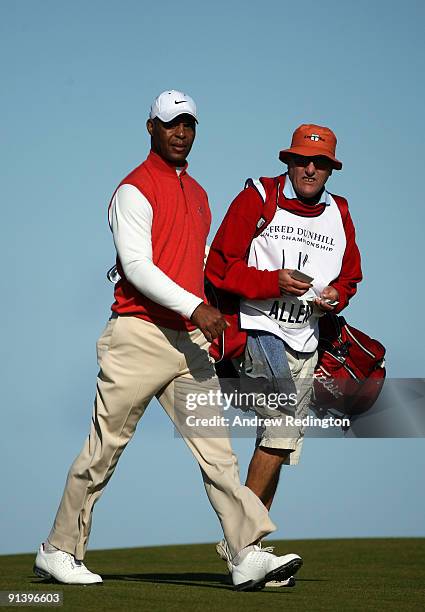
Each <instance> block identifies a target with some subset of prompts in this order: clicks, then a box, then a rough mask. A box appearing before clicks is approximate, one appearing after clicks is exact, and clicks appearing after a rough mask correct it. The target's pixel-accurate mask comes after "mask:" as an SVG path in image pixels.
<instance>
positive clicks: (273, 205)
mask: <svg viewBox="0 0 425 612" xmlns="http://www.w3.org/2000/svg"><path fill="white" fill-rule="evenodd" d="M279 179H280V177H274V178H273V179H264V177H261V178H259V179H252V178H248V179H246V181H245V186H244V189H248V187H252V188H253V189H255V191H256V192H257V193H258V195H259V196H260V198H261V199H262V201H263V205H264V206H263V210H262V212H261V216H260V218H259V219H258V221H257V225H256V230H255V232H254V235H253V237H252V239H254V238H257V236H259V235H260V234H261V232H263V231H264V230H265V229H266V227H267V226H268V225H269V224H270V222H271V221H272V219H273V217H274V216H275V213H276V209H277V200H278V197H279V185H280V181H279ZM263 181H268V182H270V185H269V186H268V189H266V187H265V186H264V182H263Z"/></svg>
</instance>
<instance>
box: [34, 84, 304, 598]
mask: <svg viewBox="0 0 425 612" xmlns="http://www.w3.org/2000/svg"><path fill="white" fill-rule="evenodd" d="M196 123H197V111H196V106H195V103H194V101H193V100H192V98H191V97H190V96H188V95H186V94H184V93H182V92H179V91H174V90H173V91H165V92H163V93H162V94H161V95H160V96H158V97H157V98H156V99H155V101H154V102H153V104H152V107H151V111H150V116H149V119H148V121H147V130H148V132H149V135H150V138H151V151H150V153H149V155H148V158H147V159H146V160H145V161H144V162H143V163H142V164H141V165H140V166H138V167H137V168H136V169H135V170H133V171H132V172H130V174H129V175H128V176H127V177H126V178H125V179H124V180H123V181H121V183H120V185H119V186H118V188H117V190H116V191H115V193H114V195H113V197H112V200H111V203H110V206H109V222H110V226H111V229H112V233H113V237H114V243H115V247H116V251H117V275H116V276H117V278H118V279H119V280H118V282H117V283H116V285H115V301H114V303H113V305H112V316H111V318H110V319H109V321H108V323H107V326H106V328H105V330H104V332H103V334H102V335H101V337H100V339H99V341H98V344H97V352H98V362H99V366H100V372H99V375H98V378H97V394H96V400H95V404H94V410H93V416H92V424H91V430H90V434H89V436H88V438H87V440H86V443H85V445H84V447H83V449H82V451H81V453H80V455H79V456H78V457H77V458H76V460H75V461H74V463H73V464H72V466H71V468H70V471H69V474H68V479H67V483H66V487H65V491H64V494H63V497H62V501H61V504H60V506H59V510H58V512H57V515H56V518H55V522H54V525H53V528H52V530H51V532H50V534H49V536H48V538H47V540H46V541H45V542H44V543H43V544H42V545H41V546H40V549H39V551H38V554H37V558H36V561H35V566H34V570H35V573H36V574H37V575H38V576H41V577H44V578H49V577H53V578H55V579H56V580H58V581H59V582H63V583H69V584H93V583H99V582H102V578H101V577H100V576H99V575H98V574H94V573H92V572H91V571H89V570H88V569H87V568H86V567H85V565H84V563H83V562H82V560H83V558H84V554H85V552H86V548H87V545H88V539H89V535H90V529H91V522H92V512H93V507H94V505H95V503H96V502H97V500H98V499H99V497H100V495H101V494H102V492H103V490H104V488H105V486H106V484H107V483H108V481H109V479H110V478H111V476H112V474H113V472H114V469H115V467H116V465H117V462H118V459H119V457H120V456H121V454H122V452H123V451H124V449H125V447H126V445H127V443H128V442H129V440H130V439H131V437H132V436H133V434H134V431H135V429H136V426H137V423H138V421H139V419H140V418H141V417H142V415H143V413H144V411H145V409H146V407H147V405H148V404H149V402H150V401H151V399H152V398H153V397H156V398H157V399H158V401H159V402H160V404H161V405H162V407H163V408H164V409H165V411H166V412H167V413H168V415H169V416H170V418H171V419H172V420H173V421H174V424H175V426H176V428H177V429H178V430H179V431H180V432H181V434H182V435H183V437H184V438H185V441H186V443H187V445H188V446H189V448H190V450H191V451H192V453H193V455H194V456H195V458H196V459H197V461H198V463H199V466H200V468H201V473H202V476H203V479H204V485H205V488H206V491H207V494H208V497H209V499H210V501H211V504H212V506H213V508H214V510H215V512H216V513H217V516H218V517H219V519H220V522H221V524H222V527H223V532H224V534H225V537H226V540H227V542H228V544H229V547H230V550H231V555H232V580H233V584H234V586H235V588H236V589H237V590H252V589H258V588H261V587H262V586H264V583H265V581H266V580H267V579H268V578H270V577H274V576H280V577H285V576H287V575H288V574H290V573H292V572H293V571H296V569H298V568H299V567H300V566H301V564H302V561H301V559H300V557H299V556H298V555H294V554H289V555H285V556H283V557H276V556H275V555H272V554H270V553H267V552H264V551H261V550H260V549H259V548H258V546H257V545H256V544H257V542H258V541H259V540H260V539H261V538H262V537H263V536H264V535H266V534H268V533H271V532H272V531H274V530H275V526H274V524H273V523H272V521H271V520H270V518H269V515H268V511H267V509H266V508H265V506H264V505H263V504H262V503H261V502H260V501H259V499H258V498H257V496H256V495H255V494H254V493H253V492H252V491H251V490H250V489H249V488H248V487H244V486H242V485H241V484H240V481H239V476H238V468H237V462H236V458H235V456H234V455H233V452H232V449H231V446H230V442H229V438H228V436H227V429H226V428H224V429H223V431H221V435H220V432H219V431H216V430H214V432H213V433H214V434H217V433H218V435H207V433H206V432H205V431H204V430H202V427H203V422H201V423H200V424H199V427H198V429H196V427H195V428H194V429H192V430H191V427H190V423H191V422H192V421H190V423H189V422H187V421H186V419H187V418H188V417H187V414H188V413H187V410H191V409H192V408H191V407H188V405H189V404H188V398H191V401H193V399H194V398H198V397H201V396H207V397H208V398H210V399H211V398H214V397H215V394H216V393H217V392H219V385H218V381H217V378H216V376H215V372H214V365H213V360H212V359H211V357H210V356H209V353H208V349H209V342H210V341H211V340H213V339H215V338H217V337H218V336H219V335H220V334H221V333H222V332H223V330H224V329H225V327H226V321H225V320H224V318H223V316H222V315H221V313H220V312H219V311H218V310H216V309H215V308H213V307H212V306H209V305H208V304H206V303H205V301H204V299H205V296H204V288H203V260H204V251H205V242H206V238H207V235H208V232H209V228H210V222H211V214H210V210H209V206H208V200H207V195H206V193H205V191H204V190H203V189H202V187H201V186H200V185H199V184H198V183H197V182H196V181H195V180H194V179H193V178H192V177H191V176H189V174H188V173H187V161H186V158H187V156H188V155H189V152H190V150H191V147H192V144H193V141H194V139H195V132H196ZM202 405H203V413H205V412H206V416H207V417H208V418H207V419H206V421H207V422H210V420H211V421H212V420H213V419H214V418H217V415H218V407H217V405H216V404H214V401H213V399H211V401H209V402H208V403H207V404H206V405H205V403H203V404H202ZM195 420H196V419H195ZM200 421H202V419H200ZM159 452H160V451H159ZM124 513H125V510H124V509H123V514H124ZM155 528H159V529H160V525H157V526H155Z"/></svg>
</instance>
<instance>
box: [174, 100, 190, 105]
mask: <svg viewBox="0 0 425 612" xmlns="http://www.w3.org/2000/svg"><path fill="white" fill-rule="evenodd" d="M183 102H187V100H180V101H179V102H177V101H176V100H174V104H183Z"/></svg>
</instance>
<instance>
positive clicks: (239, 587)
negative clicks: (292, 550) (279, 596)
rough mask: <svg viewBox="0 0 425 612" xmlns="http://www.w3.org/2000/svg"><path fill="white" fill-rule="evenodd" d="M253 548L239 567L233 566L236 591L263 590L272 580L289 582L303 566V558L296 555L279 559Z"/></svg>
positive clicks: (255, 547) (257, 547)
mask: <svg viewBox="0 0 425 612" xmlns="http://www.w3.org/2000/svg"><path fill="white" fill-rule="evenodd" d="M253 548H254V550H252V551H250V552H249V553H248V554H247V555H246V557H244V559H243V560H242V561H241V562H240V563H239V564H238V565H232V582H233V585H234V588H235V590H236V591H255V590H259V589H263V588H264V587H265V585H266V583H267V582H269V581H271V580H279V581H280V580H287V579H288V578H289V577H290V576H292V575H293V574H295V573H296V572H297V571H298V570H299V569H300V567H301V566H302V564H303V561H302V559H301V557H299V556H298V555H295V554H289V555H283V556H282V557H277V556H276V555H272V553H269V552H265V551H264V550H261V548H260V547H259V546H254V547H253Z"/></svg>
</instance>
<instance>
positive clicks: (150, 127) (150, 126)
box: [146, 119, 154, 136]
mask: <svg viewBox="0 0 425 612" xmlns="http://www.w3.org/2000/svg"><path fill="white" fill-rule="evenodd" d="M153 127H154V126H153V121H152V119H148V120H147V121H146V129H147V130H148V132H149V135H150V136H152V132H153Z"/></svg>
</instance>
